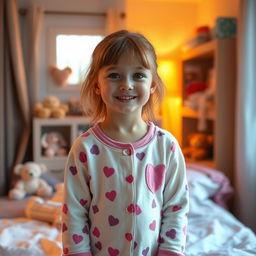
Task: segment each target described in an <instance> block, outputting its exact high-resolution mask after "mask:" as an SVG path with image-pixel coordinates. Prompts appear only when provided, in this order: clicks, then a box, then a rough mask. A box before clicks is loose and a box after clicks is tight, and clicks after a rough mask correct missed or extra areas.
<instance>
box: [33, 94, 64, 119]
mask: <svg viewBox="0 0 256 256" xmlns="http://www.w3.org/2000/svg"><path fill="white" fill-rule="evenodd" d="M68 109H69V108H68V105H67V104H61V102H60V100H59V99H58V98H57V97H55V96H48V97H46V98H44V100H43V101H42V102H37V103H36V104H35V106H34V113H35V116H36V117H39V118H49V117H52V118H63V117H65V116H66V114H67V112H68Z"/></svg>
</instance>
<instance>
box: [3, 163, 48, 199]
mask: <svg viewBox="0 0 256 256" xmlns="http://www.w3.org/2000/svg"><path fill="white" fill-rule="evenodd" d="M46 171H47V168H46V166H45V165H44V164H37V163H35V162H26V163H24V164H17V165H16V166H15V167H14V173H15V174H17V175H19V176H20V180H18V182H17V183H16V184H15V186H14V188H13V189H11V190H10V191H9V195H8V197H9V199H11V200H21V199H23V198H24V197H25V196H26V195H37V196H42V197H49V196H51V195H52V193H53V189H52V187H51V186H50V185H48V184H47V183H46V181H45V180H43V179H42V178H40V176H41V174H42V173H43V172H46Z"/></svg>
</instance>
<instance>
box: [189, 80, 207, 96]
mask: <svg viewBox="0 0 256 256" xmlns="http://www.w3.org/2000/svg"><path fill="white" fill-rule="evenodd" d="M206 87H207V85H206V83H203V82H192V83H190V84H189V85H188V86H187V88H186V93H187V94H188V95H190V94H192V93H195V92H201V91H204V90H205V89H206Z"/></svg>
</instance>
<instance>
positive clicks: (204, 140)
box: [182, 133, 213, 161]
mask: <svg viewBox="0 0 256 256" xmlns="http://www.w3.org/2000/svg"><path fill="white" fill-rule="evenodd" d="M188 144H189V146H188V147H184V148H183V149H182V152H183V155H184V157H185V158H186V159H188V160H196V161H199V160H205V159H208V158H210V157H211V156H212V153H213V152H212V151H213V135H212V134H206V133H191V134H189V135H188Z"/></svg>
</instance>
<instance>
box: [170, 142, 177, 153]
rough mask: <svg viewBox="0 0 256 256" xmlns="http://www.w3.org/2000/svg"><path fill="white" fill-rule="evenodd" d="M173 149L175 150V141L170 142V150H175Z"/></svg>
mask: <svg viewBox="0 0 256 256" xmlns="http://www.w3.org/2000/svg"><path fill="white" fill-rule="evenodd" d="M175 150H176V144H175V142H172V144H171V151H172V152H175Z"/></svg>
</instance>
